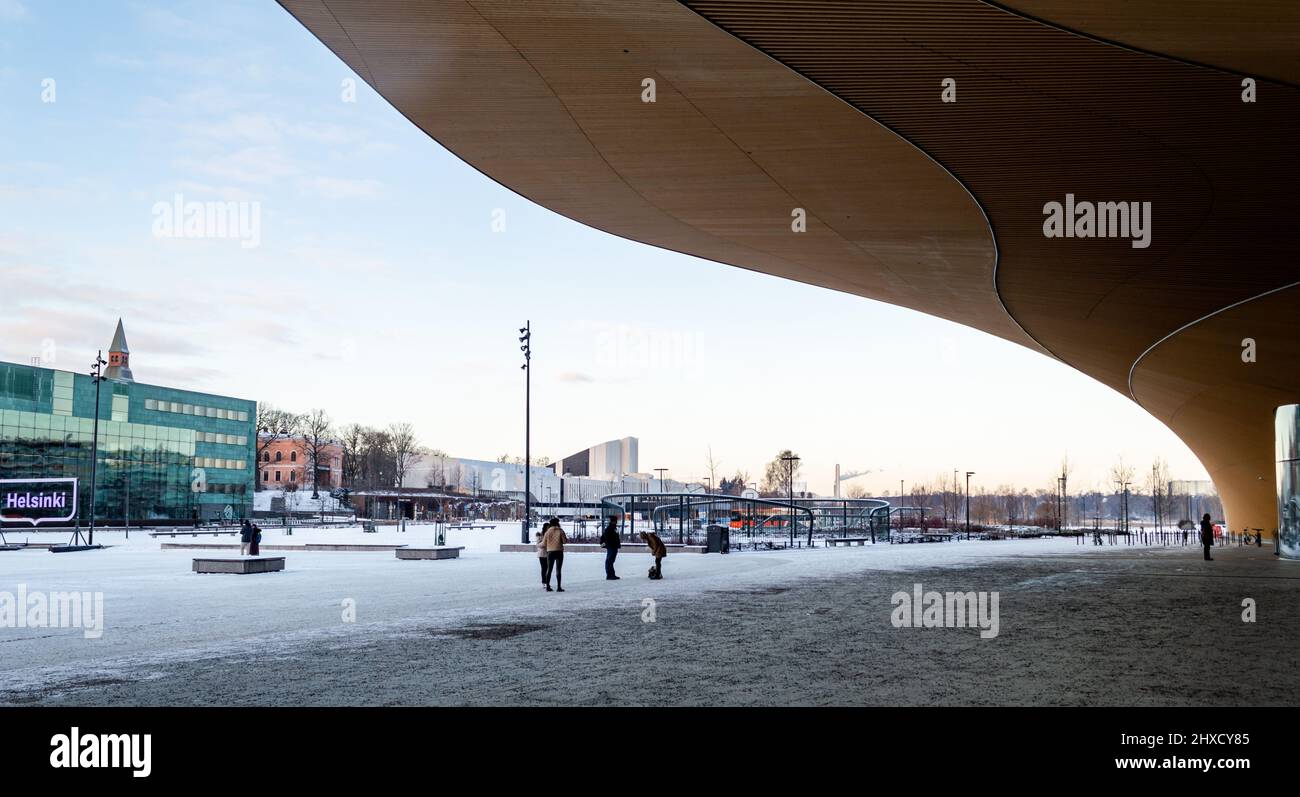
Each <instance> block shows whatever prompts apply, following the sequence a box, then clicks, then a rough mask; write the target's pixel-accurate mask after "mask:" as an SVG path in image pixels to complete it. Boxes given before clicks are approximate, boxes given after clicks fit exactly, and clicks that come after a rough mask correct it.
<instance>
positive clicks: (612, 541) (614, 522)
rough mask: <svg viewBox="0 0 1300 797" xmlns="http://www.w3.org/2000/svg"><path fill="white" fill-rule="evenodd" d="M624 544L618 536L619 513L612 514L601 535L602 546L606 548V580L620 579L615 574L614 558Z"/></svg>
mask: <svg viewBox="0 0 1300 797" xmlns="http://www.w3.org/2000/svg"><path fill="white" fill-rule="evenodd" d="M622 545H623V541H622V540H621V539H619V536H618V515H610V516H609V524H608V525H607V526H605V533H604V534H602V535H600V547H602V548H604V549H605V580H606V581H618V576H616V575H614V560H615V559H617V558H618V549H619V548H620V547H621V546H622Z"/></svg>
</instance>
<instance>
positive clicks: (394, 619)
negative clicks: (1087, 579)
mask: <svg viewBox="0 0 1300 797" xmlns="http://www.w3.org/2000/svg"><path fill="white" fill-rule="evenodd" d="M518 534H519V528H518V526H517V525H516V524H514V523H509V524H502V525H498V526H497V527H496V528H495V529H486V528H475V529H462V530H451V531H449V532H448V540H447V544H449V545H459V546H465V550H464V551H463V552H462V555H461V558H460V559H455V560H442V561H399V560H397V559H396V557H395V556H394V554H393V553H392V552H391V551H382V552H305V551H304V552H298V551H289V552H282V551H264V552H263V553H264V555H271V556H285V557H286V560H287V561H286V569H285V571H284V572H280V573H274V574H266V575H255V576H234V575H199V574H195V573H193V572H192V571H191V560H192V559H194V558H195V557H214V556H217V557H220V556H233V555H237V553H238V552H237V551H229V552H219V551H210V550H209V551H203V550H161V549H160V541H174V542H180V543H184V542H226V543H229V542H233V541H234V540H235V539H236V538H233V537H229V536H227V537H200V538H198V539H197V540H196V539H194V538H191V537H188V536H181V537H177V538H175V539H174V540H155V539H153V538H150V537H149V536H147V535H146V534H144V533H142V532H139V531H136V532H133V533H132V534H131V537H130V539H129V540H127V539H125V537H124V535H123V534H122V532H120V531H103V530H100V531H98V532H97V533H96V541H97V542H102V543H104V544H106V545H108V546H110V547H108V548H105V549H104V550H101V551H92V552H84V553H72V554H51V553H49V552H47V551H45V550H38V549H28V550H23V551H13V552H4V553H0V592H10V593H13V594H17V593H18V591H19V590H20V589H25V590H26V592H27V593H28V594H31V593H33V592H45V593H50V592H62V591H77V592H92V593H93V592H102V593H103V606H104V608H103V613H104V617H103V634H102V636H100V637H99V638H97V639H88V638H86V636H85V634H84V633H83V631H82V630H81V629H76V628H56V629H49V628H0V645H2V647H0V650H3V655H4V662H5V670H6V678H5V681H6V683H5V688H6V689H8V690H22V689H30V688H34V687H38V686H40V685H41V684H48V683H51V682H59V681H62V680H65V679H68V678H73V677H76V678H84V677H88V676H89V677H96V676H97V677H112V675H113V674H114V673H120V672H122V671H125V670H127V669H131V670H133V671H135V672H137V673H138V672H139V668H140V667H142V666H143V667H145V668H148V667H149V666H150V665H158V666H162V665H165V664H166V663H167V662H174V661H177V660H191V659H196V658H209V657H220V656H229V655H240V654H241V653H253V652H256V653H257V654H258V655H267V654H273V653H274V652H276V651H285V652H286V653H287V652H289V651H291V650H293V649H294V648H295V646H298V645H301V644H304V643H307V642H311V641H319V640H328V639H331V638H333V639H337V640H339V641H340V642H343V641H347V642H350V643H351V642H361V641H363V640H364V639H366V638H367V637H370V638H374V637H383V636H385V635H393V634H401V633H403V632H404V630H406V629H410V628H412V627H416V626H419V627H428V626H431V625H432V626H444V625H445V626H447V627H454V626H457V625H460V624H463V623H465V622H466V621H468V620H471V619H472V620H474V621H475V622H481V621H483V620H485V619H487V620H495V621H512V622H517V621H519V620H521V619H523V618H528V617H539V616H543V615H547V614H551V613H556V612H565V611H572V610H579V609H599V608H610V607H622V606H629V607H632V606H638V605H639V604H640V601H641V600H642V599H643V598H644V597H655V598H656V599H658V600H668V599H672V600H680V599H688V600H689V599H690V598H691V596H696V595H701V594H703V593H705V592H716V591H718V590H744V589H754V588H765V587H772V586H774V585H787V584H791V583H795V582H800V581H806V580H809V579H819V578H828V577H835V576H842V575H850V574H854V573H860V572H863V571H866V570H882V569H883V570H898V569H903V568H909V567H918V566H924V567H947V566H959V565H970V564H972V563H975V562H978V561H981V560H985V559H990V558H998V557H1005V556H1007V555H1023V554H1040V553H1041V554H1048V555H1051V554H1077V553H1079V552H1080V551H1083V550H1086V549H1087V547H1086V546H1080V545H1077V544H1076V543H1075V542H1074V541H1072V540H1053V539H1032V540H1015V541H999V542H981V541H969V542H968V541H961V542H951V543H935V544H914V545H887V544H880V545H876V546H864V547H851V548H835V549H815V550H798V551H771V552H746V553H733V554H729V555H726V556H719V555H702V554H687V553H677V554H674V555H670V556H669V557H668V559H667V560H666V561H665V565H664V572H665V576H666V577H665V579H664V580H662V581H657V582H652V581H649V580H647V579H646V578H645V573H646V569H647V567H648V565H649V562H650V560H649V558H648V557H647V556H645V555H644V554H634V553H630V552H629V553H627V554H624V555H623V556H622V557H621V558H620V559H619V562H618V568H619V571H620V574H621V575H622V576H623V579H622V580H620V581H616V582H610V581H606V580H605V578H604V571H603V557H604V555H603V554H601V553H591V554H579V553H570V554H568V555H567V556H566V561H565V564H564V576H565V579H564V586H565V592H564V593H563V594H561V593H547V592H545V591H543V590H542V588H541V584H540V574H539V568H538V563H537V558H536V557H535V556H534V555H532V554H528V553H500V552H499V546H500V544H501V543H503V542H516V541H517V539H518ZM9 536H10V538H11V540H12V541H22V540H24V539H31V540H32V541H51V540H56V539H57V540H62V539H63V538H64V537H66V536H67V535H66V533H65V532H59V533H57V534H56V533H39V534H36V533H26V532H22V533H11V534H10V535H9ZM308 542H356V543H366V544H381V543H393V544H406V545H411V546H420V545H432V544H433V543H434V530H433V527H432V526H427V525H413V524H412V525H408V526H407V531H406V532H404V533H403V532H398V531H397V530H396V529H395V528H393V527H380V531H379V533H375V534H365V533H362V532H361V530H360V529H302V528H299V529H295V530H294V533H293V534H292V535H286V534H285V533H284V531H283V530H280V529H273V528H272V529H266V530H265V531H264V533H263V540H262V544H263V545H264V546H265V545H302V544H305V543H308ZM349 606H353V607H355V622H348V621H346V620H345V614H346V610H347V608H348V607H349ZM2 695H3V693H2V692H0V701H2V700H3V696H2Z"/></svg>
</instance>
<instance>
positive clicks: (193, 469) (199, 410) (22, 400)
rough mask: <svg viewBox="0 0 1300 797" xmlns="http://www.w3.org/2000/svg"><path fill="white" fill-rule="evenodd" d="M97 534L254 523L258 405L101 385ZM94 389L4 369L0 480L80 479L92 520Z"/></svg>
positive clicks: (56, 375) (84, 518) (18, 368)
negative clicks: (148, 526) (138, 527)
mask: <svg viewBox="0 0 1300 797" xmlns="http://www.w3.org/2000/svg"><path fill="white" fill-rule="evenodd" d="M99 391H100V393H99V413H98V414H99V448H98V451H97V456H98V478H97V482H98V485H97V489H96V498H95V510H96V511H95V518H96V523H97V524H114V525H115V524H118V523H121V522H122V521H123V520H125V519H128V518H129V519H130V521H131V522H132V523H164V524H166V523H184V522H192V521H193V520H194V519H195V518H198V519H202V520H211V519H216V518H223V517H224V518H243V517H250V516H251V515H252V509H253V507H252V504H253V478H254V465H255V463H254V451H255V448H256V445H257V439H256V438H257V435H256V432H255V427H256V422H257V421H256V419H257V404H256V402H253V401H248V400H244V399H237V398H230V397H227V396H215V395H210V394H207V393H195V392H191V391H187V390H174V389H172V388H166V387H158V386H155V385H144V384H139V383H136V382H128V381H118V380H112V379H105V380H104V381H103V382H101V383H100V385H99ZM95 414H96V413H95V382H94V380H93V379H91V378H90V377H89V376H86V375H82V374H77V373H72V372H70V371H56V370H53V369H49V368H39V367H35V366H27V365H18V364H13V363H3V362H0V479H32V478H57V477H70V476H71V477H76V478H77V479H78V480H79V485H80V490H79V492H80V507H79V511H78V513H77V517H78V519H79V521H80V522H81V523H82V524H85V523H87V522H89V520H90V506H91V499H90V469H91V461H92V460H91V441H92V433H93V429H94V419H95Z"/></svg>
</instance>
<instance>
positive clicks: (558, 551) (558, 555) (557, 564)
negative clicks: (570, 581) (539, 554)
mask: <svg viewBox="0 0 1300 797" xmlns="http://www.w3.org/2000/svg"><path fill="white" fill-rule="evenodd" d="M549 525H550V528H549V529H547V530H546V533H545V534H543V535H542V545H544V546H545V547H546V591H547V592H550V591H551V574H552V573H554V574H555V591H556V592H564V584H563V582H562V580H561V579H562V578H563V576H562V571H563V570H564V544H565V543H566V542H568V541H569V538H568V537H566V536H564V529H562V528H560V519H559V518H554V517H553V518H551V520H550V522H549Z"/></svg>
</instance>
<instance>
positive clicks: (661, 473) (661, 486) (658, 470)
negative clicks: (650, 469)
mask: <svg viewBox="0 0 1300 797" xmlns="http://www.w3.org/2000/svg"><path fill="white" fill-rule="evenodd" d="M666 470H668V469H667V468H655V469H654V471H655V473H658V474H659V492H661V493H663V492H667V490H665V489H664V471H666Z"/></svg>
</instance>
